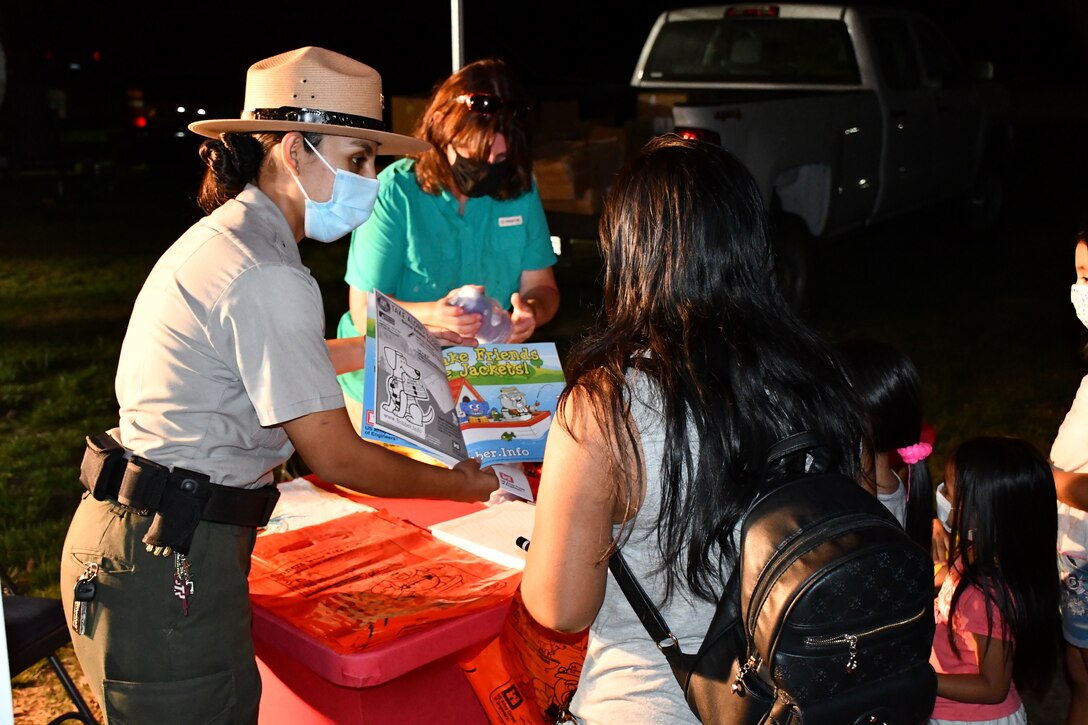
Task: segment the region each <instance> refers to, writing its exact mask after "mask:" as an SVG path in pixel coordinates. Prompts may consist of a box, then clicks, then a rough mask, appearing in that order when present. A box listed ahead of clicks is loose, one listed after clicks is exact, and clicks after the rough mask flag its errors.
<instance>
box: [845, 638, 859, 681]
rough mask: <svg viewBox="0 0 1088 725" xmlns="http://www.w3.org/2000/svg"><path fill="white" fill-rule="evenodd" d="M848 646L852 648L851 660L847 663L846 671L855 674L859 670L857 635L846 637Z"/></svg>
mask: <svg viewBox="0 0 1088 725" xmlns="http://www.w3.org/2000/svg"><path fill="white" fill-rule="evenodd" d="M845 638H846V644H847V646H848V647H849V648H850V659H849V660H847V661H846V671H847V672H850V673H853V671H854V670H856V669H857V668H858V636H857V635H856V634H848V635H845Z"/></svg>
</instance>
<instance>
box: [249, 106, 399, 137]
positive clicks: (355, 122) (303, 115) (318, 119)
mask: <svg viewBox="0 0 1088 725" xmlns="http://www.w3.org/2000/svg"><path fill="white" fill-rule="evenodd" d="M242 115H243V116H244V117H246V118H251V119H253V120H254V121H293V122H295V123H320V124H326V125H330V126H348V127H350V128H366V129H370V130H372V131H384V130H385V123H384V122H383V121H381V120H380V119H377V118H370V117H369V116H355V115H353V114H350V113H337V112H336V111H323V110H321V109H319V108H298V107H296V106H280V107H279V108H256V109H254V110H252V111H247V112H245V113H243V114H242Z"/></svg>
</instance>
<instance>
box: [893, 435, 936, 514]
mask: <svg viewBox="0 0 1088 725" xmlns="http://www.w3.org/2000/svg"><path fill="white" fill-rule="evenodd" d="M895 452H896V453H898V454H899V457H900V458H901V459H903V463H906V464H907V465H908V466H913V465H914V464H915V463H918V462H919V461H924V460H925V459H927V458H929V454H930V453H932V452H933V446H932V445H931V444H929V443H926V442H925V441H921V442H919V443H915V444H914V445H913V446H907V447H906V448H896V449H895ZM910 471H911V469H909V468H908V469H907V501H910Z"/></svg>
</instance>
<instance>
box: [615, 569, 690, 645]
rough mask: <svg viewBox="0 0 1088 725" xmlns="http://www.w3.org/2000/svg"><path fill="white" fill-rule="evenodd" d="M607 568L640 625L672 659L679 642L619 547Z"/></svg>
mask: <svg viewBox="0 0 1088 725" xmlns="http://www.w3.org/2000/svg"><path fill="white" fill-rule="evenodd" d="M608 568H609V569H610V570H611V571H612V576H614V577H615V578H616V583H617V584H619V585H620V590H621V591H622V592H623V595H624V596H625V597H627V601H628V602H630V603H631V608H632V609H634V610H635V614H637V615H638V619H639V621H640V622H642V626H643V627H645V628H646V632H647V633H648V634H649V635H650V639H652V640H653V641H654V643H655V644H657V648H658V649H659V650H661V652H662V653H663V654H664V655H665V657H666V658H667V659H669V661H672V658H673V656H676V655H679V654H680V642H679V641H678V640H677V639H676V635H674V634H673V633H672V631H671V630H670V629H669V625H668V623H667V622H666V621H665V619H664V617H662V616H661V612H659V611H658V610H657V607H655V606H654V603H653V602H652V601H650V597H649V596H647V594H646V590H645V589H643V588H642V585H641V584H639V583H638V581H636V580H635V577H634V575H633V574H631V569H630V567H628V566H627V561H626V560H625V559H624V558H623V554H622V553H621V552H620V550H619V549H616V551H615V553H614V554H612V557H611V558H610V559H609V560H608Z"/></svg>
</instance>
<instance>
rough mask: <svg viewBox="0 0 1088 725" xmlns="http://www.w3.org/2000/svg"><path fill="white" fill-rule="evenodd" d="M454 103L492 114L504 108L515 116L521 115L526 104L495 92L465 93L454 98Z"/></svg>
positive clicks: (471, 109)
mask: <svg viewBox="0 0 1088 725" xmlns="http://www.w3.org/2000/svg"><path fill="white" fill-rule="evenodd" d="M453 100H454V103H463V104H464V105H466V106H468V110H470V111H472V112H473V113H484V114H487V115H489V116H490V115H491V114H494V113H499V112H500V111H502V110H503V109H505V110H507V111H509V112H510V113H512V114H513V115H514V116H520V115H521V114H522V113H523V112H524V111H525V105H524V104H521V103H517V102H515V101H510V100H507V99H505V98H503V97H502V96H496V95H495V94H494V93H463V94H461V95H460V96H457V97H456V98H454V99H453Z"/></svg>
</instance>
